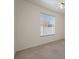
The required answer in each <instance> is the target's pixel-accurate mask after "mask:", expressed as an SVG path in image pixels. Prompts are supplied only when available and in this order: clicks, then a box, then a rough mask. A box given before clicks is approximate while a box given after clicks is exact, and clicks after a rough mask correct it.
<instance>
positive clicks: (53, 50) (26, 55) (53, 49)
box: [15, 40, 65, 59]
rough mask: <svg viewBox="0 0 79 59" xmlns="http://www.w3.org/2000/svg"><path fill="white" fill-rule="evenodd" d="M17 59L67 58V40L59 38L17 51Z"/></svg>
mask: <svg viewBox="0 0 79 59" xmlns="http://www.w3.org/2000/svg"><path fill="white" fill-rule="evenodd" d="M15 59H65V42H64V40H59V41H55V42H51V43H48V44H46V45H42V46H39V47H35V48H31V49H26V50H24V51H20V52H17V53H16V55H15Z"/></svg>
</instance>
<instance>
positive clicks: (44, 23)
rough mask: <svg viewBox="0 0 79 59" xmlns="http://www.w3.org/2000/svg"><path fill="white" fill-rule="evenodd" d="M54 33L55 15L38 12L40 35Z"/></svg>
mask: <svg viewBox="0 0 79 59" xmlns="http://www.w3.org/2000/svg"><path fill="white" fill-rule="evenodd" d="M52 34H55V17H54V16H50V15H47V14H43V13H41V14H40V36H46V35H52Z"/></svg>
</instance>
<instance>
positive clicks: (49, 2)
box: [28, 0, 65, 14]
mask: <svg viewBox="0 0 79 59" xmlns="http://www.w3.org/2000/svg"><path fill="white" fill-rule="evenodd" d="M28 1H30V2H32V3H34V4H37V5H40V6H42V7H45V8H47V9H49V10H51V11H55V12H59V13H62V14H64V13H65V8H60V7H59V4H58V3H59V2H62V1H64V0H28Z"/></svg>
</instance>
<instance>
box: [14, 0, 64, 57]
mask: <svg viewBox="0 0 79 59" xmlns="http://www.w3.org/2000/svg"><path fill="white" fill-rule="evenodd" d="M14 6H15V7H14V17H15V20H14V59H65V25H64V24H65V1H64V0H15V3H14Z"/></svg>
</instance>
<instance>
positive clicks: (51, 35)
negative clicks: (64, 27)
mask: <svg viewBox="0 0 79 59" xmlns="http://www.w3.org/2000/svg"><path fill="white" fill-rule="evenodd" d="M53 35H56V34H49V35H43V36H40V37H46V36H53Z"/></svg>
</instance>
